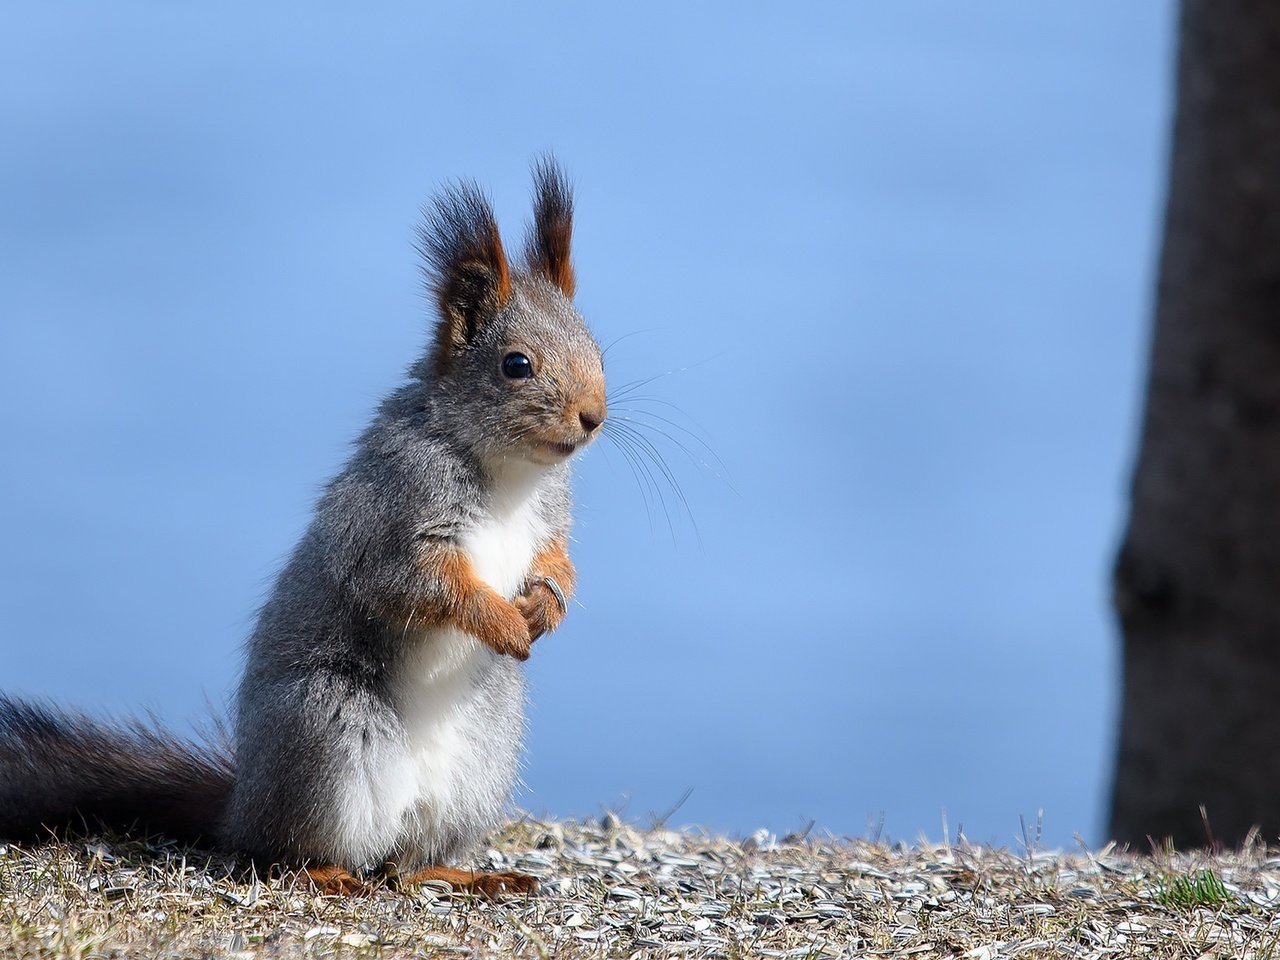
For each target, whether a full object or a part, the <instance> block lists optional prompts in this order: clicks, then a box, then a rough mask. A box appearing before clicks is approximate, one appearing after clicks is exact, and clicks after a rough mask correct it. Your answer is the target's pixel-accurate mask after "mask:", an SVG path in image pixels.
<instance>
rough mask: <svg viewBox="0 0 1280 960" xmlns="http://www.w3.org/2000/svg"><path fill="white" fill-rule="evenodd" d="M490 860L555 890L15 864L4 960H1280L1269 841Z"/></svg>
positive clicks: (14, 856) (127, 854)
mask: <svg viewBox="0 0 1280 960" xmlns="http://www.w3.org/2000/svg"><path fill="white" fill-rule="evenodd" d="M492 843H493V847H492V849H490V850H489V851H488V853H487V855H486V856H485V857H483V858H482V862H481V864H479V865H482V866H489V865H492V866H495V867H501V868H504V869H519V870H524V871H526V872H530V873H536V874H537V875H538V876H539V877H541V878H542V892H541V893H540V894H539V895H538V896H537V897H534V898H530V899H527V900H526V899H519V900H509V901H505V902H501V903H490V902H484V901H478V900H475V899H473V898H470V897H455V896H452V895H450V894H448V893H446V892H444V891H443V890H438V889H426V890H423V891H420V892H419V893H418V894H416V895H413V896H409V895H401V894H396V893H392V892H390V891H384V892H380V893H378V894H376V895H375V896H372V897H368V898H363V899H349V900H344V899H339V898H326V897H317V896H315V895H313V894H312V893H311V892H310V891H309V890H308V889H307V888H306V887H305V886H303V885H300V884H297V883H295V882H293V881H292V880H290V879H283V880H274V881H258V880H255V879H253V878H252V877H246V876H244V875H242V874H240V873H237V871H236V869H235V865H234V864H232V863H231V862H229V861H226V860H224V859H222V858H212V859H209V858H205V857H198V856H197V855H196V854H195V853H194V852H192V851H184V850H181V849H178V848H175V847H172V846H166V845H164V844H150V843H143V842H137V841H128V842H114V841H113V842H92V843H84V842H79V843H72V844H68V843H48V844H43V845H40V846H36V847H21V848H20V847H14V846H8V847H5V846H0V956H3V957H11V956H12V957H111V956H130V957H207V956H226V955H231V956H241V957H246V958H248V957H257V956H323V957H351V958H359V957H430V956H439V957H472V956H474V957H487V956H504V957H505V956H515V957H557V958H578V957H667V956H673V957H730V958H732V957H777V956H786V957H841V956H844V957H853V956H859V957H861V956H881V957H890V956H893V957H912V958H920V960H923V958H932V957H957V958H960V957H964V958H969V960H987V958H994V957H1003V956H1009V957H1012V956H1017V957H1024V958H1036V957H1128V956H1147V957H1201V956H1208V957H1219V956H1220V957H1259V958H1263V957H1271V956H1275V957H1277V960H1280V915H1278V913H1277V908H1278V907H1280V859H1269V858H1268V855H1267V851H1266V850H1265V848H1262V847H1261V846H1258V845H1254V846H1252V847H1251V848H1249V849H1247V850H1245V851H1242V852H1237V853H1234V854H1224V855H1219V856H1217V857H1208V856H1200V855H1177V854H1172V853H1164V854H1160V855H1158V856H1155V857H1152V856H1132V855H1128V854H1123V853H1119V852H1116V851H1115V850H1112V849H1106V850H1103V851H1101V852H1098V853H1087V852H1082V853H1078V854H1060V853H1038V852H1031V853H1029V854H1021V855H1019V854H1015V853H1011V852H1009V851H1004V850H993V849H990V848H984V847H974V846H970V845H968V844H966V843H963V842H962V843H958V844H953V845H944V846H917V847H907V846H904V845H898V846H893V847H889V846H886V845H883V844H876V843H871V842H868V841H861V840H837V839H832V838H817V837H805V838H787V839H784V840H783V841H782V842H775V841H774V840H773V839H772V838H770V837H767V836H764V835H763V834H760V835H757V836H756V837H754V838H751V839H748V840H746V841H730V840H725V839H722V838H716V837H709V836H704V835H701V834H698V833H693V832H687V831H684V832H681V831H673V830H665V829H659V830H654V831H648V832H645V831H640V830H637V829H634V828H632V827H630V826H627V825H625V824H622V823H620V822H619V821H618V820H617V819H616V818H614V817H612V816H609V817H606V818H604V820H603V821H602V822H599V823H596V822H592V823H538V822H535V821H533V820H525V821H522V822H520V823H516V824H513V825H511V826H510V827H508V828H507V829H506V830H505V831H503V832H502V833H501V834H500V835H499V836H497V837H494V838H493V840H492ZM1206 871H1208V873H1206ZM1210 877H1212V879H1209V878H1210ZM1197 891H1200V892H1197Z"/></svg>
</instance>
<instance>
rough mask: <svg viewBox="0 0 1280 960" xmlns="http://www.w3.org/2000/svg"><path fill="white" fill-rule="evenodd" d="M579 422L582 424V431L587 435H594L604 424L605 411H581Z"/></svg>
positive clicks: (579, 412)
mask: <svg viewBox="0 0 1280 960" xmlns="http://www.w3.org/2000/svg"><path fill="white" fill-rule="evenodd" d="M578 422H579V423H580V424H582V429H583V430H585V431H587V433H594V432H595V430H596V428H597V427H598V426H600V424H602V423H604V411H603V410H579V411H578Z"/></svg>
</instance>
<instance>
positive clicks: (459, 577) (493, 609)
mask: <svg viewBox="0 0 1280 960" xmlns="http://www.w3.org/2000/svg"><path fill="white" fill-rule="evenodd" d="M419 564H420V566H421V567H422V570H423V572H424V573H426V574H427V575H428V576H430V577H432V578H434V579H435V580H436V581H437V582H438V584H439V586H440V590H441V599H440V601H439V603H438V604H435V605H433V608H432V609H418V610H416V611H415V618H423V617H425V618H426V619H427V620H428V621H434V622H437V623H452V624H454V625H456V626H457V627H459V628H461V629H462V630H464V631H466V632H467V633H469V634H471V635H472V636H473V637H475V638H476V639H477V640H479V641H480V642H481V643H484V644H487V645H488V646H490V647H492V648H493V649H494V650H496V651H497V652H498V653H502V654H506V655H507V656H511V657H515V658H516V659H517V660H528V659H529V643H530V640H529V628H528V627H527V626H526V625H525V618H524V616H523V615H522V614H521V612H520V611H519V610H517V609H516V607H515V606H514V605H512V604H511V603H508V602H507V601H506V600H504V599H503V598H502V597H501V596H499V594H498V593H497V591H495V590H494V589H493V588H492V587H491V586H489V585H488V584H487V583H485V582H484V581H483V580H481V579H480V578H479V577H477V576H476V572H475V569H474V568H473V567H472V566H471V560H470V559H469V558H468V557H467V555H466V554H465V553H463V552H461V551H460V550H457V549H454V548H451V547H435V548H433V549H431V550H430V551H427V552H424V553H423V554H422V555H421V556H420V558H419Z"/></svg>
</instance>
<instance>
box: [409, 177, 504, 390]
mask: <svg viewBox="0 0 1280 960" xmlns="http://www.w3.org/2000/svg"><path fill="white" fill-rule="evenodd" d="M417 248H418V252H419V253H420V254H422V259H423V264H422V269H423V274H424V276H425V277H426V281H427V286H428V288H429V289H430V291H431V292H432V293H433V294H434V295H435V297H436V302H437V303H438V305H439V308H440V323H439V327H438V329H437V333H436V358H437V360H438V362H439V363H440V364H441V365H447V362H448V359H449V357H450V356H451V355H452V354H453V353H454V352H455V351H456V350H458V349H459V348H461V347H463V346H465V345H466V344H467V343H468V342H469V341H470V340H471V338H472V337H473V336H474V335H475V332H476V329H477V328H478V327H479V326H480V325H481V324H483V323H484V322H485V321H486V320H488V319H490V318H491V317H492V316H493V314H495V313H497V311H498V310H500V309H502V307H503V306H504V305H505V304H506V302H507V301H508V300H509V299H510V298H511V272H510V270H509V268H508V267H507V255H506V253H505V252H504V251H503V249H502V237H501V235H500V234H499V233H498V223H497V221H496V220H495V219H494V216H493V207H492V206H490V204H489V201H488V199H487V198H486V197H485V195H484V194H483V193H481V191H480V189H479V187H477V186H476V185H475V184H474V183H472V182H470V181H463V182H460V183H458V184H456V185H454V186H452V187H450V188H448V189H447V190H445V191H444V192H442V193H441V194H440V195H439V196H437V197H436V198H435V199H434V200H433V201H432V203H431V205H430V206H429V207H428V208H427V209H426V210H424V211H423V218H422V225H421V226H420V227H419V228H418V243H417Z"/></svg>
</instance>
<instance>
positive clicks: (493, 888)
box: [397, 867, 538, 897]
mask: <svg viewBox="0 0 1280 960" xmlns="http://www.w3.org/2000/svg"><path fill="white" fill-rule="evenodd" d="M429 880H443V881H444V882H445V883H447V884H449V886H451V887H453V889H455V890H458V891H460V892H463V893H478V894H481V895H483V896H486V897H498V896H501V895H502V894H513V895H515V894H530V893H535V892H537V889H538V880H537V878H536V877H531V876H529V875H528V874H527V873H479V872H477V871H475V870H460V869H458V868H457V867H427V868H426V869H425V870H419V871H418V872H417V873H415V874H413V875H411V876H409V877H403V878H400V879H399V880H398V881H397V882H398V884H399V885H400V886H401V887H402V888H403V887H416V886H417V885H418V884H420V883H426V882H427V881H429Z"/></svg>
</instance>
